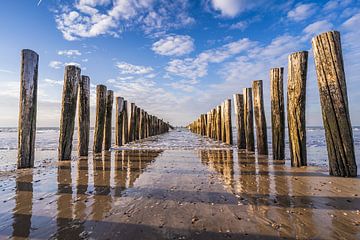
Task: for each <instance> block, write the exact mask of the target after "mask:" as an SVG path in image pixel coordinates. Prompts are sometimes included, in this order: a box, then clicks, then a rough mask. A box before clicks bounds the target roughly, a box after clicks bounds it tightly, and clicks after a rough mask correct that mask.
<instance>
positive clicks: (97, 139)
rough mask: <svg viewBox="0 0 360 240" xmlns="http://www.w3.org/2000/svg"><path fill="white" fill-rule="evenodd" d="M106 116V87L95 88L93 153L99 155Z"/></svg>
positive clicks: (98, 86)
mask: <svg viewBox="0 0 360 240" xmlns="http://www.w3.org/2000/svg"><path fill="white" fill-rule="evenodd" d="M105 114H106V86H104V85H97V86H96V120H95V132H94V147H93V152H94V153H101V151H102V149H103V139H104V128H105Z"/></svg>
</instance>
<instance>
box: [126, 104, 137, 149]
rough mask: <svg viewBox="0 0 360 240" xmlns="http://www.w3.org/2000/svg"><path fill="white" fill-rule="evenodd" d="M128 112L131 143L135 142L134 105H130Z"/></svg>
mask: <svg viewBox="0 0 360 240" xmlns="http://www.w3.org/2000/svg"><path fill="white" fill-rule="evenodd" d="M129 110H130V111H129V126H128V130H129V142H132V141H134V140H135V118H134V117H135V103H131V104H130V109H129Z"/></svg>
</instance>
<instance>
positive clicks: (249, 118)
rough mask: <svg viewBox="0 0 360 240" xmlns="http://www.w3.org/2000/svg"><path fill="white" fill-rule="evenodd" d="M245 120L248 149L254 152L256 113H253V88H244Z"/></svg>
mask: <svg viewBox="0 0 360 240" xmlns="http://www.w3.org/2000/svg"><path fill="white" fill-rule="evenodd" d="M243 95H244V108H245V109H244V120H245V139H246V150H247V151H250V152H253V151H255V143H254V113H253V102H252V89H251V88H244V92H243Z"/></svg>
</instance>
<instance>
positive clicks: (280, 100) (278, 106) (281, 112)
mask: <svg viewBox="0 0 360 240" xmlns="http://www.w3.org/2000/svg"><path fill="white" fill-rule="evenodd" d="M283 76H284V68H273V69H271V70H270V95H271V126H272V151H273V159H278V160H283V159H285V109H284V108H285V107H284V87H283V85H284V84H283V82H284V80H283Z"/></svg>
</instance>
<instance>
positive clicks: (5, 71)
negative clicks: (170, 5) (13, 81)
mask: <svg viewBox="0 0 360 240" xmlns="http://www.w3.org/2000/svg"><path fill="white" fill-rule="evenodd" d="M0 72H2V73H14V72H13V71H10V70H6V69H0Z"/></svg>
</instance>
